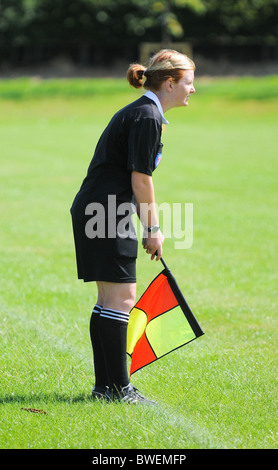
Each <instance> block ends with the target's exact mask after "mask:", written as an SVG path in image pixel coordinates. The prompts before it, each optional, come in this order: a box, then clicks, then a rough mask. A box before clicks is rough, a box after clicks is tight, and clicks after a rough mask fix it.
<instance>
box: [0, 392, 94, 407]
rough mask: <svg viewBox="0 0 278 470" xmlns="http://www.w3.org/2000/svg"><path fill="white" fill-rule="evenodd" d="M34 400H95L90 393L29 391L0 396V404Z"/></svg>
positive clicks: (55, 401)
mask: <svg viewBox="0 0 278 470" xmlns="http://www.w3.org/2000/svg"><path fill="white" fill-rule="evenodd" d="M36 402H44V403H80V402H94V403H95V402H97V400H95V399H93V398H92V395H91V394H88V393H87V394H78V395H67V394H59V393H55V392H54V393H34V394H33V393H30V394H24V395H16V394H15V395H6V396H2V397H0V405H4V404H7V403H11V404H12V403H21V404H23V405H26V404H29V405H30V404H33V403H36Z"/></svg>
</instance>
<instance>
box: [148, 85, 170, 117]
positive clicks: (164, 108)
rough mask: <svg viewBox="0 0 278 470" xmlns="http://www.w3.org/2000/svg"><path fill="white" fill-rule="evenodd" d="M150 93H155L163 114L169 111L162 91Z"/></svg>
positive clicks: (168, 105) (165, 96)
mask: <svg viewBox="0 0 278 470" xmlns="http://www.w3.org/2000/svg"><path fill="white" fill-rule="evenodd" d="M152 92H153V93H155V94H156V96H157V97H158V99H159V101H160V104H161V106H162V109H163V114H164V113H166V111H168V110H169V109H171V105H170V103H169V102H168V99H167V98H168V96H167V95H166V94H165V93H164V92H163V91H154V90H152Z"/></svg>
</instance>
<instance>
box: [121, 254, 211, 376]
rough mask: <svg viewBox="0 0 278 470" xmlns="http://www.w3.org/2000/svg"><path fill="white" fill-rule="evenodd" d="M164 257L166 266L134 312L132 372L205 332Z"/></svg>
mask: <svg viewBox="0 0 278 470" xmlns="http://www.w3.org/2000/svg"><path fill="white" fill-rule="evenodd" d="M161 261H162V263H163V265H164V267H165V269H164V270H163V271H162V272H161V273H160V274H158V276H157V277H156V278H155V279H154V280H153V281H152V282H151V284H150V285H149V287H148V288H147V289H146V291H145V292H144V294H143V295H142V296H141V298H140V299H139V300H138V302H137V303H136V305H135V306H134V307H133V309H132V310H131V312H130V317H129V323H128V330H127V353H128V354H129V356H131V366H130V375H132V374H133V373H134V372H136V371H137V370H139V369H141V368H142V367H144V366H147V365H148V364H151V363H152V362H154V361H156V360H157V359H160V358H161V357H163V356H165V355H166V354H169V353H170V352H172V351H174V350H175V349H178V348H180V347H182V346H184V345H185V344H187V343H189V342H190V341H193V340H194V339H196V338H198V337H199V336H201V335H203V334H204V332H203V331H202V329H201V327H200V325H199V323H198V321H197V320H196V318H195V316H194V315H193V313H192V311H191V309H190V307H189V306H188V304H187V302H186V300H185V298H184V296H183V294H182V292H181V290H180V288H179V286H178V284H177V281H176V280H175V278H174V276H173V274H172V273H171V271H170V270H169V268H168V267H167V266H166V264H165V262H164V260H163V259H162V258H161Z"/></svg>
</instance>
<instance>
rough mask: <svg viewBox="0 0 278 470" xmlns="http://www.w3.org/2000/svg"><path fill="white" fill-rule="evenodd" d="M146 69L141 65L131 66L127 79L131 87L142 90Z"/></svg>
mask: <svg viewBox="0 0 278 470" xmlns="http://www.w3.org/2000/svg"><path fill="white" fill-rule="evenodd" d="M145 71H146V67H144V66H143V65H141V64H131V65H130V66H129V68H128V70H127V74H126V78H127V81H128V82H129V84H130V85H131V86H133V87H134V88H141V87H142V86H143V76H144V73H145Z"/></svg>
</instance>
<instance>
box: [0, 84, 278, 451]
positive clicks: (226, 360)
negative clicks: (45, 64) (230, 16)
mask: <svg viewBox="0 0 278 470" xmlns="http://www.w3.org/2000/svg"><path fill="white" fill-rule="evenodd" d="M196 88H197V93H196V95H194V96H192V97H191V98H190V104H189V107H188V108H187V109H175V110H171V111H170V112H169V113H167V115H166V117H167V119H168V120H169V121H170V125H169V126H167V127H166V129H165V131H164V134H163V143H164V149H163V159H162V163H161V164H160V166H159V168H158V169H157V171H156V172H155V174H154V182H155V188H156V199H157V202H158V203H162V202H165V201H166V202H169V203H172V202H191V203H193V205H194V206H193V207H194V242H193V246H192V248H190V249H189V250H175V249H174V241H175V240H173V239H166V241H165V244H164V258H165V261H166V262H167V264H168V265H169V267H170V268H171V270H172V272H173V274H174V275H175V277H176V279H177V281H178V283H179V285H180V287H181V290H182V291H183V293H184V295H185V297H186V299H187V301H188V303H189V305H190V306H191V308H192V310H193V312H194V313H195V315H196V317H197V319H198V321H199V322H200V324H201V326H202V328H203V329H204V331H205V335H204V336H202V337H201V338H199V339H197V340H196V341H194V342H192V343H190V344H188V345H187V346H185V347H183V348H181V349H179V350H177V351H175V352H173V353H171V354H169V355H168V356H166V357H164V358H162V359H160V360H159V361H157V362H156V363H154V364H152V365H150V366H148V367H146V368H144V369H142V370H141V371H139V372H137V373H136V374H134V376H133V378H132V381H133V383H134V385H135V386H137V387H138V388H139V389H140V390H142V392H143V393H144V394H145V395H146V396H148V397H151V398H153V399H155V400H156V401H157V402H158V406H156V407H150V408H148V407H140V406H126V405H122V404H103V403H95V402H92V401H91V399H90V393H91V388H92V386H93V365H92V353H91V346H90V340H89V318H90V313H91V309H92V306H93V305H94V303H95V300H96V287H95V285H94V283H87V284H84V283H83V282H81V281H78V280H77V278H76V267H75V254H74V246H73V238H72V230H71V220H70V214H69V208H70V206H71V203H72V200H73V198H74V196H75V194H76V192H77V190H78V189H79V186H80V184H81V181H82V179H83V177H84V176H85V173H86V170H87V166H88V164H89V161H90V158H91V156H92V153H93V150H94V147H95V144H96V142H97V140H98V137H99V135H100V133H101V132H102V130H103V128H104V126H105V125H106V124H107V122H108V120H109V119H110V117H111V116H112V114H113V113H114V112H115V111H116V110H117V109H118V108H119V107H122V106H123V105H125V104H127V103H128V102H130V101H131V100H133V99H135V98H136V97H138V96H139V95H140V92H138V91H133V90H132V89H131V88H130V87H129V86H128V84H126V82H125V80H108V79H107V80H96V79H95V80H90V81H89V80H70V81H69V80H67V81H66V80H65V81H58V80H57V81H45V82H44V81H40V80H29V79H24V80H15V81H2V82H0V106H1V113H0V121H1V122H0V142H1V144H0V145H1V152H0V159H1V185H0V192H1V198H0V207H1V232H0V249H1V265H0V266H1V267H0V269H1V284H0V309H1V323H0V335H1V343H0V351H1V354H0V372H1V373H0V384H1V385H0V407H1V412H0V447H1V448H2V449H3V448H6V449H19V448H21V449H27V448H28V449H36V448H37V449H38V448H40V449H49V448H54V449H69V448H71V449H73V448H74V449H85V448H87V449H88V448H89V449H212V448H217V449H235V448H237V449H240V448H245V449H259V448H260V449H271V448H272V449H274V448H277V445H278V426H277V406H278V403H277V402H278V400H277V397H278V388H277V323H278V322H277V285H278V275H277V255H278V253H277V228H278V227H277V225H278V224H277V203H278V182H277V171H278V159H277V148H278V134H277V128H278V127H277V126H278V92H277V90H278V77H266V78H261V79H253V78H242V79H236V78H230V79H201V78H200V79H197V80H196ZM161 269H162V266H161V264H160V263H156V262H155V261H150V259H149V257H148V256H147V255H146V254H145V252H144V251H143V250H140V251H139V258H138V268H137V271H138V296H139V295H140V294H141V293H142V292H143V290H144V289H145V288H146V286H147V285H148V283H149V282H150V281H151V280H152V278H153V277H154V276H155V275H157V274H158V272H159V271H160V270H161ZM22 408H37V409H40V410H43V411H45V412H46V413H47V414H43V413H40V414H35V413H30V412H27V411H25V410H23V409H22Z"/></svg>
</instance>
